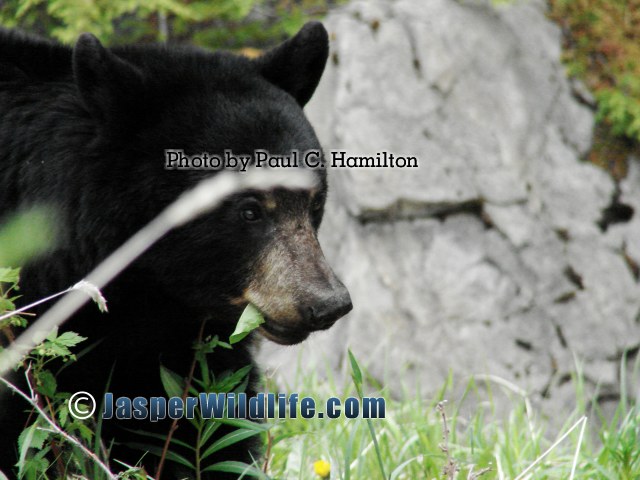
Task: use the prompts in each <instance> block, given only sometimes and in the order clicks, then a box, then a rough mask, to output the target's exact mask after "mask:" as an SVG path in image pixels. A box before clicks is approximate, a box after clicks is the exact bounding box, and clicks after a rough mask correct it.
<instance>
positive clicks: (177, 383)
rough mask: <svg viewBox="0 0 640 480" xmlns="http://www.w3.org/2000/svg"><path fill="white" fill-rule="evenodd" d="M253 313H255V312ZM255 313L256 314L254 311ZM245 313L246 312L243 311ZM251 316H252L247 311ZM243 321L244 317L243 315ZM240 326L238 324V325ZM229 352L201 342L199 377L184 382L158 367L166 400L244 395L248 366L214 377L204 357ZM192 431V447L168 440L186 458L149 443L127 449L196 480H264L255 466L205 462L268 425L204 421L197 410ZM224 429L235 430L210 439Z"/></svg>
mask: <svg viewBox="0 0 640 480" xmlns="http://www.w3.org/2000/svg"><path fill="white" fill-rule="evenodd" d="M254 310H255V309H254ZM256 311H257V310H256ZM245 312H246V311H245ZM249 315H250V316H251V315H254V313H253V312H252V311H251V310H250V314H249ZM243 316H245V317H246V315H244V314H243ZM240 323H242V322H239V325H240ZM218 347H221V348H231V346H230V345H229V344H228V343H225V342H222V341H220V340H219V339H218V337H217V336H215V337H213V338H210V339H208V340H206V341H204V342H201V343H199V344H197V345H196V346H195V364H196V365H198V366H199V375H198V376H197V377H194V378H192V379H191V382H189V383H188V384H187V381H186V380H185V379H183V378H181V377H180V376H179V375H178V374H177V373H175V372H172V371H171V370H169V369H168V368H165V367H161V371H160V378H161V380H162V385H163V386H164V389H165V392H166V393H167V396H169V397H183V395H193V396H197V395H199V394H200V393H201V392H205V393H208V392H213V393H225V394H228V393H230V392H234V393H235V394H238V393H240V392H244V391H245V390H246V388H247V384H248V382H249V373H250V371H251V369H252V366H251V365H247V366H246V367H243V368H241V369H239V370H237V371H235V372H232V371H226V372H223V373H221V374H218V375H217V376H216V375H215V374H214V372H212V371H210V370H209V364H208V362H207V355H210V354H212V353H214V351H215V349H216V348H218ZM188 421H189V423H190V424H191V426H192V427H193V428H195V429H196V432H197V435H196V439H197V440H196V443H195V445H188V444H186V443H184V442H182V441H180V440H177V439H175V438H172V439H171V442H170V444H171V446H173V447H176V446H179V447H182V449H183V451H184V450H185V449H186V451H188V452H189V455H187V456H185V455H183V454H180V453H177V452H176V451H175V450H172V449H171V448H169V449H168V451H166V452H163V449H162V448H160V447H158V446H156V445H153V444H149V443H136V444H129V446H131V447H134V448H137V449H140V450H142V451H146V452H149V453H150V454H152V455H156V456H159V457H161V456H163V455H164V456H165V457H166V459H167V460H169V461H172V462H175V463H178V464H180V465H182V466H184V467H187V468H189V469H190V470H192V471H193V472H194V475H195V477H196V478H200V476H201V474H202V473H205V472H214V471H219V472H231V473H238V474H240V475H244V476H245V477H252V478H267V477H266V475H265V474H263V473H262V471H261V470H260V469H259V468H257V467H255V466H254V465H249V464H245V463H242V462H237V461H222V462H217V463H215V464H213V465H207V466H205V462H206V461H207V459H208V458H209V457H211V455H213V454H214V453H217V452H219V451H221V450H224V449H225V448H228V447H230V446H232V445H235V444H236V443H238V442H241V441H243V440H246V439H248V438H250V437H254V436H258V435H263V434H264V433H265V432H266V431H267V430H268V429H269V428H270V426H269V425H266V424H258V423H254V422H252V421H250V420H245V419H234V418H223V419H204V418H202V416H201V414H200V411H199V409H196V416H195V418H193V419H189V420H188ZM223 425H229V426H232V427H234V428H233V429H232V431H231V432H229V433H227V434H225V435H223V436H222V437H220V438H216V439H213V435H214V434H215V433H216V432H217V431H218V430H219V428H220V427H221V426H223ZM137 433H139V434H140V435H142V436H146V437H148V438H156V439H159V440H164V439H165V436H164V435H156V434H153V433H149V432H144V431H138V432H137Z"/></svg>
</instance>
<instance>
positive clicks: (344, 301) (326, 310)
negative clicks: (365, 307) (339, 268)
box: [304, 283, 353, 330]
mask: <svg viewBox="0 0 640 480" xmlns="http://www.w3.org/2000/svg"><path fill="white" fill-rule="evenodd" d="M352 308H353V304H352V303H351V295H349V291H348V290H347V288H346V287H345V286H344V285H343V284H342V283H339V285H337V287H336V288H334V289H332V290H331V291H329V292H327V293H326V294H325V295H323V296H322V297H320V298H317V299H315V301H314V302H313V304H312V305H310V306H309V307H307V309H306V311H305V312H304V320H305V322H306V323H307V324H308V325H309V326H310V328H312V329H313V330H326V329H327V328H329V327H331V326H332V325H333V324H334V323H336V321H338V320H339V319H340V318H342V317H344V316H345V315H346V314H347V313H349V312H350V311H351V309H352Z"/></svg>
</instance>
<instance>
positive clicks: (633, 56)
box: [550, 0, 640, 142]
mask: <svg viewBox="0 0 640 480" xmlns="http://www.w3.org/2000/svg"><path fill="white" fill-rule="evenodd" d="M550 5H551V13H550V15H551V18H553V19H554V20H555V21H556V22H558V23H559V24H560V26H561V27H563V28H564V30H565V32H566V33H567V34H568V35H567V37H566V42H565V49H564V50H565V51H564V60H565V62H566V63H567V67H568V71H569V73H570V74H571V75H574V76H577V77H579V78H581V79H582V80H584V81H585V83H586V84H587V86H588V87H589V88H590V89H591V90H592V91H593V92H594V93H595V95H596V98H597V100H598V120H599V121H600V122H602V123H604V124H606V125H608V126H609V127H610V128H611V132H612V133H613V134H614V135H617V136H621V137H624V138H627V139H630V140H633V141H635V142H638V141H640V0H552V1H551V2H550Z"/></svg>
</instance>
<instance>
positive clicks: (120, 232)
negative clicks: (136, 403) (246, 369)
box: [0, 23, 350, 478]
mask: <svg viewBox="0 0 640 480" xmlns="http://www.w3.org/2000/svg"><path fill="white" fill-rule="evenodd" d="M327 48H328V46H327V35H326V32H325V30H324V28H323V27H322V25H320V24H318V23H311V24H307V25H306V26H305V27H304V28H303V29H302V30H301V32H300V34H299V35H298V36H296V37H294V38H293V39H291V40H289V41H287V42H285V43H284V44H283V45H281V46H280V47H277V48H276V49H274V50H273V51H272V52H270V53H268V54H267V55H266V56H265V57H263V58H262V59H258V60H255V61H252V60H249V59H246V58H243V57H239V56H235V55H232V54H229V53H223V52H219V53H209V52H206V51H203V50H200V49H195V48H186V47H167V46H159V45H151V46H128V47H118V48H113V49H106V48H105V47H103V46H102V45H101V44H100V43H99V42H98V40H97V39H96V38H95V37H93V36H92V35H90V34H84V35H82V36H81V37H80V38H79V40H78V42H77V44H76V46H75V47H74V48H73V49H72V48H68V47H65V46H61V45H59V44H57V43H53V42H50V41H47V40H42V39H39V38H35V37H31V36H26V35H23V34H19V33H16V32H13V31H2V30H0V215H6V214H8V213H10V212H15V211H18V210H20V209H24V208H26V207H29V206H31V205H38V204H46V205H49V206H51V207H53V209H54V211H55V212H56V226H57V233H58V235H57V243H56V244H55V246H53V247H52V249H51V251H50V252H49V254H48V255H46V256H44V257H42V258H40V259H39V260H37V261H36V262H34V263H32V264H30V265H28V266H27V267H26V268H24V270H23V276H22V282H21V286H22V292H23V293H24V297H23V298H22V299H21V303H26V302H30V301H32V300H35V299H38V298H41V297H43V296H45V295H47V294H50V293H52V292H56V291H59V290H61V289H64V288H67V287H68V286H70V285H72V284H74V283H75V282H76V281H78V280H80V279H81V278H83V277H84V276H85V275H86V274H87V273H88V272H89V271H90V270H91V269H92V268H93V267H95V266H96V265H97V264H98V263H99V262H100V261H101V260H102V259H104V258H105V257H106V256H107V255H108V254H109V253H110V252H112V251H113V250H114V249H115V248H117V247H118V246H119V245H121V244H122V243H123V242H124V241H125V240H126V239H127V238H128V237H129V236H131V235H132V234H134V233H135V232H136V231H137V230H138V229H139V228H141V227H142V226H143V225H145V224H146V223H147V222H148V221H150V220H151V219H152V218H154V216H155V215H157V214H158V213H159V212H160V211H161V210H162V209H163V208H164V207H165V206H167V205H168V204H169V203H170V202H172V201H173V200H174V199H175V198H177V196H179V195H180V193H181V192H183V191H184V190H186V189H188V188H189V187H191V186H193V185H195V184H196V183H197V182H198V181H199V180H200V179H201V178H203V176H205V175H208V174H211V173H210V172H202V171H190V172H183V171H180V172H178V171H167V170H165V169H164V150H165V149H169V148H180V149H184V151H185V153H187V154H195V153H200V152H204V151H206V152H210V153H215V154H221V153H222V152H223V151H224V150H225V149H230V150H232V151H233V152H236V153H251V152H253V151H254V150H255V149H267V150H269V151H271V152H281V153H287V152H289V151H291V150H292V149H297V150H300V151H304V150H308V149H318V148H320V146H319V143H318V140H317V139H316V136H315V134H314V132H313V130H312V128H311V126H310V125H309V123H308V122H307V120H306V118H305V116H304V114H303V112H302V110H301V106H303V105H304V104H305V103H306V102H307V101H308V100H309V98H310V97H311V95H312V93H313V91H314V89H315V87H316V85H317V83H318V81H319V79H320V76H321V74H322V70H323V68H324V65H325V62H326V58H327ZM315 174H316V175H317V176H318V179H319V185H321V188H320V191H317V192H312V191H290V192H289V191H283V190H278V191H277V192H275V195H276V197H277V203H278V205H279V207H278V210H277V215H276V214H275V213H274V214H272V215H271V214H270V216H269V215H267V214H265V217H264V219H263V220H262V221H260V222H253V223H250V222H245V221H242V219H241V213H242V209H243V208H247V207H246V205H247V202H250V203H251V202H253V203H251V204H252V205H253V204H254V203H255V202H256V199H255V198H256V197H258V199H259V198H260V195H261V194H260V192H249V193H247V194H242V195H235V196H233V197H232V198H229V199H227V200H226V201H225V203H224V205H223V206H222V207H221V208H219V209H217V210H216V211H215V212H212V213H210V214H208V215H206V216H204V217H202V218H200V219H198V220H196V221H194V222H192V223H190V224H189V225H187V226H185V227H183V228H181V229H179V230H177V231H175V232H173V233H171V234H170V235H168V236H167V237H166V238H164V239H163V240H161V241H160V242H159V243H158V244H156V245H155V246H154V247H153V248H151V249H150V250H149V251H148V252H147V253H146V254H145V255H143V256H142V257H141V258H140V259H138V260H137V261H136V262H135V263H134V264H133V265H132V266H131V267H130V268H129V269H127V270H126V272H125V273H124V274H122V275H121V276H120V277H119V278H118V279H117V280H116V281H115V282H113V283H112V284H111V285H109V286H108V287H107V288H106V289H105V292H104V293H105V296H106V297H107V299H108V301H109V310H110V312H109V313H108V314H100V313H98V312H97V310H96V308H95V306H93V305H91V306H87V307H85V308H84V309H83V310H82V311H81V312H80V313H79V314H77V315H75V316H74V317H73V318H72V319H71V320H70V321H69V322H68V323H67V324H65V326H64V328H65V329H70V330H73V331H76V332H78V333H80V334H81V335H84V336H86V337H88V338H89V341H88V342H89V343H93V342H97V345H96V346H95V348H93V349H92V350H91V351H90V352H89V353H87V354H86V355H85V356H84V357H83V358H81V359H80V360H79V361H78V362H77V363H75V364H73V365H71V366H70V367H69V368H66V369H65V370H64V371H63V372H62V374H61V375H60V377H59V388H60V390H62V391H69V392H74V391H77V390H87V391H89V392H91V393H93V394H94V396H95V397H96V398H100V397H101V395H102V394H103V393H104V389H105V386H106V384H107V379H108V377H109V375H110V374H111V370H112V368H113V376H112V379H111V385H110V388H109V390H110V391H112V392H114V393H115V395H116V396H118V395H127V396H129V397H134V396H138V395H139V396H145V397H149V396H152V395H156V396H157V395H163V394H164V391H163V388H162V386H161V383H160V378H159V365H160V363H162V364H163V365H165V366H167V367H168V368H170V369H172V370H174V371H176V372H179V373H180V374H181V375H185V376H186V374H187V372H188V369H189V366H190V364H191V361H192V358H193V350H192V344H193V342H194V340H195V338H196V334H197V331H198V329H199V326H200V324H201V322H202V321H203V320H205V319H206V320H207V323H206V330H205V334H206V335H213V334H218V335H220V336H221V337H222V338H226V337H228V335H229V334H230V333H231V331H232V329H233V327H234V325H235V322H236V320H237V318H238V316H239V314H240V313H241V311H242V309H243V308H244V306H245V305H246V303H247V302H246V301H244V302H243V301H238V299H239V298H242V296H243V295H244V294H245V291H246V289H247V286H248V282H249V281H250V280H254V281H255V280H256V278H257V279H258V280H260V276H259V275H264V274H265V272H262V273H259V272H256V271H255V270H256V261H257V259H258V258H261V256H264V254H265V251H266V250H267V249H269V248H272V246H273V245H274V244H275V242H276V240H275V239H276V235H277V232H278V231H279V227H278V225H279V224H280V223H286V222H287V221H289V220H291V219H292V218H294V217H295V218H294V220H295V221H296V222H298V224H300V223H301V222H303V221H305V222H306V221H307V220H309V224H310V225H311V226H312V227H311V228H312V236H313V237H314V238H315V231H316V230H317V228H318V226H319V223H320V220H321V216H322V208H318V206H317V203H318V201H320V202H322V203H323V202H324V195H325V192H326V179H325V174H324V170H323V169H319V170H316V173H315ZM314 199H315V200H314ZM318 199H319V200H318ZM314 202H315V203H314ZM320 207H322V204H320ZM278 238H280V237H278ZM311 240H313V239H311ZM277 241H278V242H279V241H282V239H281V238H280V239H279V240H277ZM285 241H287V240H286V239H285ZM316 242H317V241H316ZM314 248H315V247H314ZM312 251H313V254H311V253H308V252H312ZM305 252H307V253H306V254H305V255H307V256H313V257H314V258H311V259H309V262H312V263H314V262H315V263H314V264H316V263H317V264H318V265H320V262H321V260H322V259H318V258H315V257H318V256H320V257H321V256H322V254H321V252H320V250H319V248H316V249H315V250H314V249H307V250H305ZM318 252H320V253H318ZM321 267H322V271H323V275H324V276H326V277H327V278H326V279H324V277H322V276H321V275H319V274H317V272H316V274H314V275H315V276H314V277H313V278H311V277H310V280H309V281H310V283H313V282H315V287H318V285H320V284H321V283H322V282H325V283H326V284H327V286H326V288H325V290H327V291H333V290H337V289H340V287H341V284H339V282H338V281H337V279H335V280H334V279H333V278H329V277H330V275H329V274H327V273H326V270H327V269H328V267H327V268H325V267H324V266H323V265H321ZM318 268H320V267H318ZM329 271H330V270H329ZM312 273H313V272H312ZM320 277H322V278H320ZM329 284H330V285H329ZM322 286H323V285H320V287H322ZM320 287H318V288H320ZM264 288H266V289H267V290H268V289H269V285H266V286H265V287H264ZM341 288H342V290H344V287H341ZM342 290H341V291H340V295H342V297H341V298H342V300H343V305H342V307H341V308H342V309H341V310H340V313H339V314H337V313H336V314H335V315H334V316H335V317H338V316H341V315H342V314H343V313H344V312H345V311H346V310H348V309H349V308H350V302H348V305H346V303H345V302H346V301H347V300H348V294H346V290H344V291H342ZM345 294H346V297H345ZM325 296H326V295H325ZM345 298H346V299H347V300H344V299H345ZM310 301H311V300H309V302H310ZM300 302H301V304H300V305H293V306H292V307H295V308H297V309H298V310H299V311H303V310H306V309H309V310H310V311H311V312H312V313H311V316H313V315H312V314H313V309H312V308H310V307H308V306H307V304H305V303H304V301H302V300H300ZM307 303H308V302H307ZM345 305H346V306H345ZM347 307H348V308H347ZM265 308H267V307H265ZM42 311H43V310H41V309H40V310H38V311H37V312H38V313H42ZM266 314H267V316H269V315H268V314H269V312H268V308H267V311H266ZM302 316H303V317H305V318H306V316H308V315H307V314H306V313H304V314H303V315H302ZM270 320H273V321H274V322H276V323H277V322H278V321H279V319H278V318H277V315H274V316H273V318H272V319H269V321H270ZM332 320H333V321H335V319H332ZM287 325H288V326H287V329H291V330H290V331H292V332H293V331H295V332H296V335H293V336H292V337H291V338H295V341H298V340H300V339H302V338H304V337H306V335H308V332H309V331H311V330H314V329H316V328H320V327H309V326H306V325H303V322H302V320H300V321H299V322H297V323H295V324H294V323H290V324H287ZM292 325H293V326H292ZM327 325H328V324H327V323H326V322H325V324H324V325H323V327H322V328H326V326H327ZM278 331H279V332H280V330H278ZM282 331H283V332H284V331H285V330H282ZM287 331H289V330H287ZM300 332H302V333H300ZM283 335H284V334H283ZM276 340H277V339H276ZM291 341H293V340H291ZM291 341H288V340H287V339H286V338H284V337H283V339H282V342H283V343H291ZM250 343H251V341H250V340H249V341H245V342H242V343H240V344H239V345H237V346H235V347H234V349H233V350H232V351H226V350H221V351H217V352H216V353H215V354H214V356H213V357H212V362H211V363H212V364H211V365H210V367H211V368H212V369H213V370H215V371H216V372H221V371H224V370H227V369H230V370H236V369H238V368H240V367H243V366H245V365H248V364H252V359H251V355H250V352H249V344H250ZM256 376H257V373H256V371H255V370H254V372H253V373H252V374H251V382H250V385H251V390H250V392H249V393H251V391H252V389H253V388H254V387H255V382H256V380H257V378H256ZM21 402H22V400H20V399H18V398H16V397H15V396H10V395H8V394H6V392H4V393H3V396H2V397H0V403H1V411H2V413H3V414H4V419H3V420H0V422H1V423H0V456H1V457H2V458H1V459H0V469H2V470H4V471H5V472H7V473H8V470H10V469H11V466H12V465H13V464H14V463H15V461H16V458H17V457H15V455H12V453H13V452H14V451H15V448H16V439H17V435H18V434H19V432H20V431H21V429H22V428H23V426H24V421H25V417H24V416H23V415H19V414H18V413H16V412H19V411H21V410H23V409H24V407H25V406H26V404H24V403H21ZM116 423H117V422H105V425H104V438H105V440H106V441H107V442H108V441H109V440H111V439H112V438H115V439H116V440H117V441H118V442H122V441H132V440H133V441H148V439H141V438H140V437H137V436H135V435H132V434H129V433H127V432H126V431H124V430H122V429H121V428H120V427H121V426H123V425H122V424H117V425H116ZM125 426H128V427H132V428H136V429H144V430H154V429H155V430H156V431H157V432H159V433H163V434H164V433H166V432H167V430H168V424H167V423H166V422H165V423H162V422H160V423H158V424H151V423H150V422H143V423H140V422H138V423H134V424H132V425H125ZM190 431H191V427H190V426H189V425H186V424H185V425H181V426H180V428H179V429H178V432H177V433H176V436H177V437H178V438H184V439H186V440H189V437H190ZM249 450H250V448H249V446H247V444H242V445H238V446H236V447H235V448H233V449H225V450H223V451H221V452H220V455H219V456H218V457H217V458H215V459H212V460H213V461H217V460H220V459H221V458H224V459H225V460H230V459H235V460H244V461H248V460H250V457H249V454H250V452H249ZM256 453H257V452H256V451H255V450H254V451H253V454H254V455H255V454H256ZM139 457H140V453H139V452H135V451H130V450H128V449H126V448H124V447H121V446H120V445H118V444H116V445H115V446H114V449H113V458H120V459H123V460H124V461H127V462H130V463H135V462H136V461H137V460H138V459H139ZM144 464H145V465H146V467H147V469H148V471H149V473H151V474H153V472H154V468H155V462H154V458H153V457H152V456H151V455H148V456H147V457H146V458H145V460H144ZM172 475H173V476H177V475H178V474H177V473H175V471H174V473H173V474H172ZM170 477H171V475H169V476H167V477H164V476H163V478H170ZM214 477H215V478H221V476H220V475H212V476H211V478H214Z"/></svg>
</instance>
